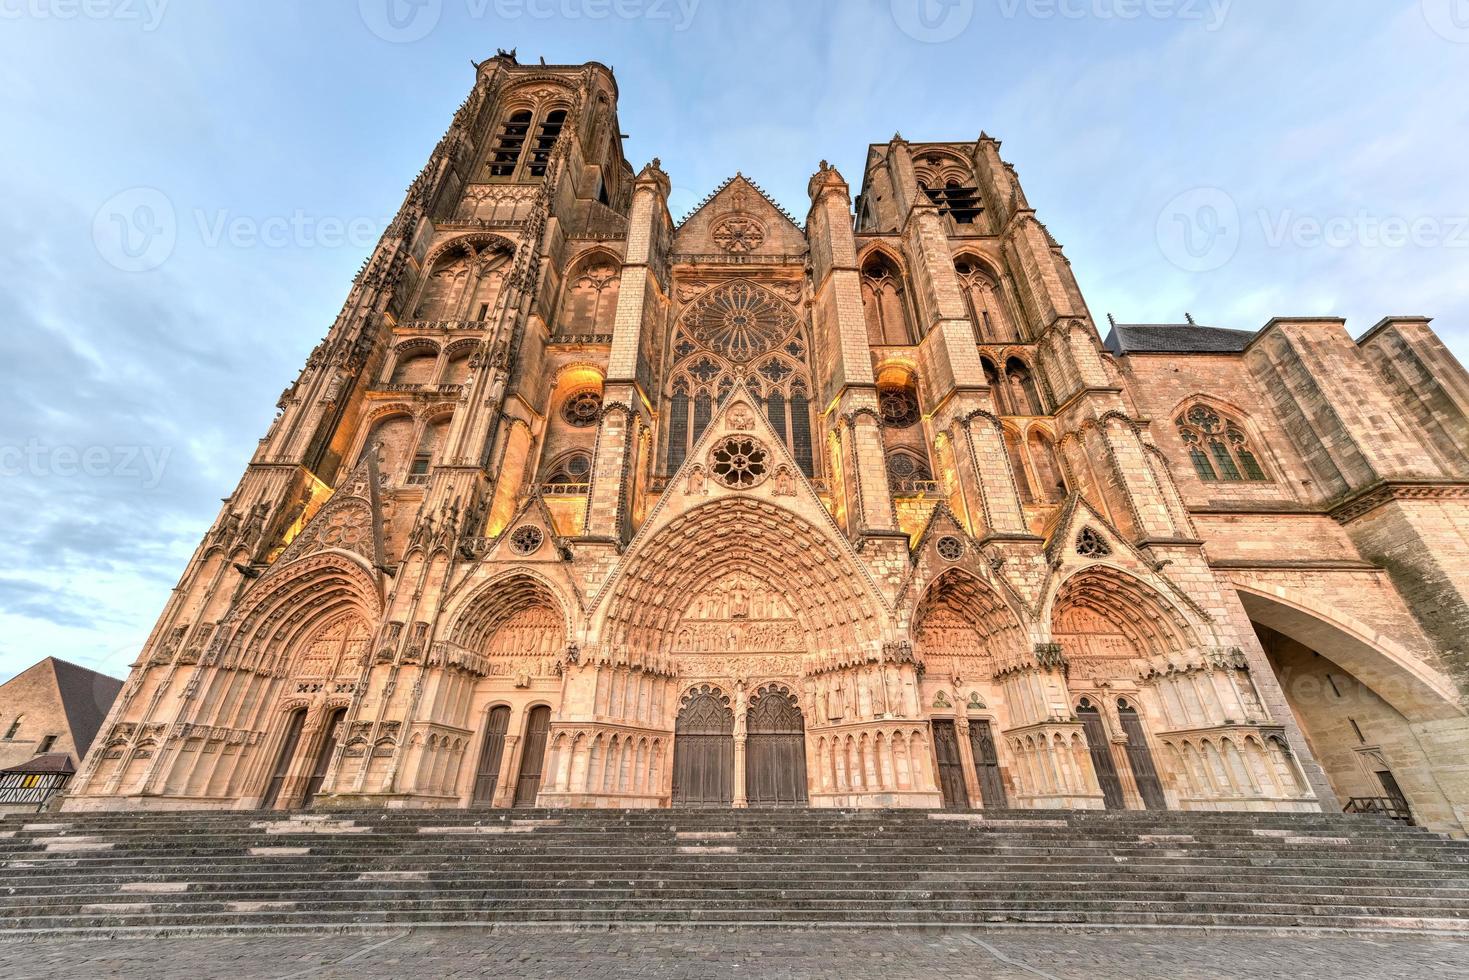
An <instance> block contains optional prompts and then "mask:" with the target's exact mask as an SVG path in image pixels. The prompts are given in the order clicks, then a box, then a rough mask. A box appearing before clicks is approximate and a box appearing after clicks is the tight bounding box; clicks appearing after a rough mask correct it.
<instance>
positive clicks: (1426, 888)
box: [0, 809, 1469, 938]
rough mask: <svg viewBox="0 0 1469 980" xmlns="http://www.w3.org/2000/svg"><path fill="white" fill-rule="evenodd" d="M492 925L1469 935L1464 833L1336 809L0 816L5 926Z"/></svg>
mask: <svg viewBox="0 0 1469 980" xmlns="http://www.w3.org/2000/svg"><path fill="white" fill-rule="evenodd" d="M467 925H475V926H481V927H483V926H493V927H495V928H506V927H526V928H541V929H580V928H587V929H596V928H612V927H616V928H629V927H632V928H669V927H691V926H719V927H738V926H766V927H770V926H775V927H792V928H834V927H854V926H878V927H888V928H935V927H939V928H943V927H950V928H966V927H976V926H982V927H987V926H995V925H1044V926H1051V927H1057V926H1064V927H1083V928H1099V927H1130V928H1146V927H1157V926H1172V927H1194V928H1200V927H1203V928H1228V927H1237V928H1253V929H1272V930H1275V929H1310V930H1341V929H1346V930H1369V931H1374V932H1393V931H1417V932H1433V933H1437V934H1462V935H1469V841H1456V840H1449V839H1447V838H1444V837H1440V836H1437V835H1435V834H1431V833H1429V832H1427V831H1424V830H1422V829H1416V828H1407V827H1403V826H1401V825H1397V824H1393V823H1390V822H1388V821H1386V820H1384V819H1381V818H1377V817H1362V816H1350V817H1349V816H1339V815H1331V814H1239V813H1143V812H1098V811H1019V810H1013V811H991V812H988V813H984V812H977V811H976V812H927V811H912V810H858V811H843V810H795V809H792V810H632V811H627V810H575V811H565V810H558V811H551V810H371V811H328V812H317V813H295V814H284V813H265V812H259V811H229V812H197V811H195V812H177V811H175V812H155V813H110V814H43V815H35V816H16V815H13V814H12V815H10V816H8V817H6V818H5V819H4V820H0V938H6V937H11V938H13V937H16V936H21V935H38V934H52V935H125V934H130V933H167V934H187V933H191V932H199V933H216V934H225V933H250V932H256V931H270V932H287V931H296V932H308V931H321V930H367V929H382V928H402V927H445V926H467Z"/></svg>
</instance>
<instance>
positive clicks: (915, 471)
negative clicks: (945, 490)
mask: <svg viewBox="0 0 1469 980" xmlns="http://www.w3.org/2000/svg"><path fill="white" fill-rule="evenodd" d="M887 470H888V488H889V489H890V490H891V491H892V492H893V493H894V494H897V495H899V496H907V495H910V494H917V493H928V492H930V491H933V490H935V489H936V488H935V486H934V482H933V469H932V467H930V466H929V465H928V460H926V459H924V458H923V457H922V456H920V455H918V453H916V452H914V451H913V450H911V449H893V450H891V451H889V452H888V454H887Z"/></svg>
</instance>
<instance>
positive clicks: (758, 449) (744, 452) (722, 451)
mask: <svg viewBox="0 0 1469 980" xmlns="http://www.w3.org/2000/svg"><path fill="white" fill-rule="evenodd" d="M769 460H770V454H769V453H768V452H767V451H766V449H765V447H764V446H762V445H760V443H758V442H756V441H755V440H754V439H751V438H749V437H748V436H734V437H731V438H728V439H725V440H724V441H723V442H721V443H720V444H719V445H718V446H715V447H714V451H713V452H712V453H710V455H709V468H710V469H711V470H713V472H714V478H715V479H716V480H718V481H719V482H720V483H722V484H724V485H725V486H727V487H730V488H732V489H735V490H744V489H747V488H749V487H753V486H754V485H755V484H757V483H759V482H760V481H761V480H763V479H765V475H766V472H767V470H768V469H769V466H768V464H769Z"/></svg>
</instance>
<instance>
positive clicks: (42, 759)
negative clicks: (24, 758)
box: [0, 752, 76, 776]
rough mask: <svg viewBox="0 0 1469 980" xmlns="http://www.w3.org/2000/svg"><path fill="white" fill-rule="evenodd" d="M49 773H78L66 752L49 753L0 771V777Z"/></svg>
mask: <svg viewBox="0 0 1469 980" xmlns="http://www.w3.org/2000/svg"><path fill="white" fill-rule="evenodd" d="M48 772H76V767H75V766H73V765H72V764H71V756H69V755H67V754H66V753H65V752H47V753H46V754H45V755H38V756H36V757H35V758H34V759H32V760H30V761H29V762H22V763H21V764H20V765H18V766H11V767H10V768H9V769H0V776H6V775H10V774H12V773H20V774H22V775H27V776H28V775H31V774H34V773H48Z"/></svg>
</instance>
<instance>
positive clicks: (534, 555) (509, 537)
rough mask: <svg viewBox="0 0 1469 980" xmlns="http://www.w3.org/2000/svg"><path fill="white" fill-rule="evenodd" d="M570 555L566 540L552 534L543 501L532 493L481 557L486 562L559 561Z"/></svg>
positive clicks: (553, 525) (552, 521) (552, 520)
mask: <svg viewBox="0 0 1469 980" xmlns="http://www.w3.org/2000/svg"><path fill="white" fill-rule="evenodd" d="M570 554H571V550H570V546H569V545H568V544H567V541H566V539H565V538H563V537H562V536H561V535H559V534H557V533H556V520H555V518H554V517H553V516H552V515H551V511H550V510H549V509H548V508H547V507H546V502H545V500H543V499H542V498H541V495H540V494H539V493H532V494H531V495H530V496H529V497H527V498H526V500H525V502H524V503H523V504H521V505H520V509H519V510H518V511H516V512H515V516H514V517H513V518H511V520H510V523H508V524H506V525H505V531H504V533H503V534H501V535H500V536H499V537H498V538H496V539H495V543H494V544H493V545H491V546H490V549H489V551H487V552H486V553H485V555H484V557H485V559H487V560H490V561H496V560H498V561H515V562H563V561H566V560H568V559H569V558H570Z"/></svg>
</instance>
